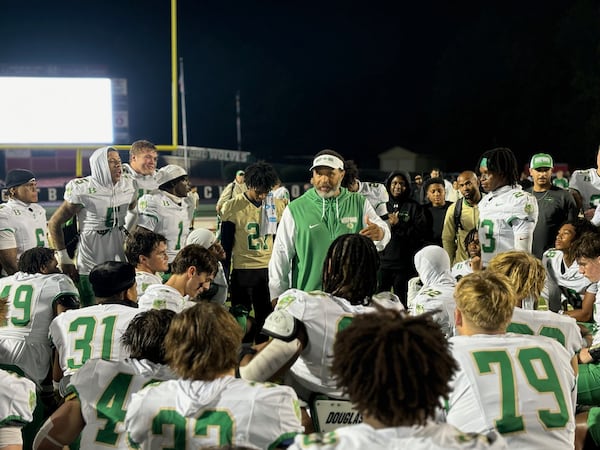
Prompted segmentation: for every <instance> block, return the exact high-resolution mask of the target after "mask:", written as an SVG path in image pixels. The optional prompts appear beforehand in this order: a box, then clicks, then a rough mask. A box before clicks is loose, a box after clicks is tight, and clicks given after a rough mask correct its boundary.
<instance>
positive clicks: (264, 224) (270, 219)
mask: <svg viewBox="0 0 600 450" xmlns="http://www.w3.org/2000/svg"><path fill="white" fill-rule="evenodd" d="M260 222H261V223H260V235H261V236H266V235H268V234H275V232H276V231H277V213H276V212H275V201H274V200H273V193H272V192H269V194H268V195H267V197H266V198H265V199H264V200H263V204H262V214H261V221H260Z"/></svg>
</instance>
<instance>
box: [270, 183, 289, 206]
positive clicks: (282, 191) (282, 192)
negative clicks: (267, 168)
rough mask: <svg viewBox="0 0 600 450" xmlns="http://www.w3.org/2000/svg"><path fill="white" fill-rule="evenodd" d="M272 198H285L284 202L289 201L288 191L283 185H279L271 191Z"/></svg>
mask: <svg viewBox="0 0 600 450" xmlns="http://www.w3.org/2000/svg"><path fill="white" fill-rule="evenodd" d="M272 192H273V198H278V199H280V200H285V202H286V203H289V201H290V191H288V188H286V187H285V186H283V185H282V186H279V187H278V188H277V189H274V190H273V191H272Z"/></svg>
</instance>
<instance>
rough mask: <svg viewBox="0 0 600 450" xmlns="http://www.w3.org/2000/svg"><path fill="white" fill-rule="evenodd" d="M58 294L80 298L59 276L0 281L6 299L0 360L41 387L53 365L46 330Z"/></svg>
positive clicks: (65, 278) (66, 279) (22, 275)
mask: <svg viewBox="0 0 600 450" xmlns="http://www.w3.org/2000/svg"><path fill="white" fill-rule="evenodd" d="M61 294H73V295H75V296H79V292H78V291H77V288H76V287H75V285H74V284H73V281H71V279H70V278H69V277H68V276H66V275H63V274H62V273H55V274H49V275H44V274H40V273H36V274H28V273H24V272H17V273H15V274H14V275H12V276H10V277H5V278H0V296H1V297H6V298H7V299H8V316H7V323H6V325H5V326H3V327H0V361H2V363H3V364H10V365H15V366H17V367H19V368H20V369H21V370H22V371H23V372H24V373H25V375H26V376H27V377H29V378H30V379H32V380H33V381H35V382H36V383H38V384H40V385H41V383H42V381H44V379H45V378H46V376H47V375H48V371H49V370H50V364H51V362H52V347H51V345H50V340H49V339H48V329H49V327H50V322H52V319H53V318H54V313H53V311H52V305H53V303H54V301H55V300H56V299H57V298H58V297H59V296H60V295H61Z"/></svg>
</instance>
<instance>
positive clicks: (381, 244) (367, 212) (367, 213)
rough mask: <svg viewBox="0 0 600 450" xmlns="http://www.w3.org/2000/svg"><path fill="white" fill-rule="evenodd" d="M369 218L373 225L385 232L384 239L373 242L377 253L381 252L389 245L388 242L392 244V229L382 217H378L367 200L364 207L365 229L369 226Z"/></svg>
mask: <svg viewBox="0 0 600 450" xmlns="http://www.w3.org/2000/svg"><path fill="white" fill-rule="evenodd" d="M367 217H368V218H369V220H370V221H371V222H372V223H374V224H375V225H377V226H378V227H379V228H381V229H382V230H383V239H381V240H380V241H373V242H374V243H375V247H376V248H377V251H379V252H380V251H382V250H383V249H384V248H385V246H386V245H388V242H390V238H391V232H390V227H389V226H388V225H387V223H386V222H384V221H383V219H382V218H381V217H379V216H378V215H377V213H376V212H375V210H374V209H373V207H372V206H371V203H369V202H368V201H367V200H365V204H364V207H363V227H366V226H367Z"/></svg>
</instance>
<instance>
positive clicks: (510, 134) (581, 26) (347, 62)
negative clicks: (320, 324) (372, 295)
mask: <svg viewBox="0 0 600 450" xmlns="http://www.w3.org/2000/svg"><path fill="white" fill-rule="evenodd" d="M178 9H179V20H178V24H179V25H178V26H179V56H181V57H183V58H184V64H185V81H186V103H187V117H188V143H189V144H190V145H197V146H206V147H217V148H232V149H235V148H236V146H237V144H236V127H235V93H236V91H238V90H239V91H240V93H241V105H242V146H243V150H247V151H250V152H252V153H253V154H255V155H256V156H257V157H260V158H265V159H267V160H269V161H276V162H283V161H285V160H286V159H285V158H284V157H286V156H287V157H292V156H295V155H296V156H297V155H312V154H314V153H316V152H317V151H319V150H321V149H323V148H333V149H335V150H338V151H339V152H340V153H342V154H343V155H344V156H345V157H346V158H354V159H356V160H357V161H358V163H359V167H368V166H373V167H374V166H375V165H376V163H377V159H376V157H375V155H376V154H377V153H379V152H382V151H385V150H387V149H389V148H390V147H392V146H396V145H399V146H403V147H405V148H408V149H410V150H413V151H416V152H419V153H427V154H433V155H439V156H444V157H446V161H447V162H446V164H445V165H444V167H442V168H443V169H446V170H462V169H464V168H472V166H473V165H474V164H475V162H476V160H477V157H478V156H479V154H480V153H482V152H483V151H484V150H487V149H490V148H493V147H495V146H508V147H510V148H512V149H513V150H514V151H515V153H516V154H517V156H518V158H519V161H520V163H525V162H526V161H527V160H528V159H529V157H530V156H531V154H533V153H535V152H540V151H544V152H549V153H551V154H552V155H553V156H554V157H555V160H557V161H562V162H570V163H571V166H572V168H575V167H587V166H590V165H592V164H593V163H594V161H595V152H596V149H597V148H598V144H599V143H600V58H599V56H600V55H599V51H600V11H599V6H598V4H597V2H595V1H593V0H573V1H558V0H548V1H535V0H532V1H524V2H523V1H519V2H516V1H515V2H512V1H483V2H482V1H462V2H445V1H432V0H430V1H421V2H404V1H396V2H381V3H378V2H325V1H324V2H314V3H313V2H282V1H263V2H250V1H231V2H227V1H225V2H205V1H192V0H180V1H179V4H178ZM0 42H1V44H0V64H34V65H35V64H89V65H100V66H105V67H106V68H107V69H108V72H109V74H110V76H112V77H125V78H127V79H128V81H129V113H130V135H131V138H132V139H139V138H146V139H149V140H151V141H153V142H155V143H157V144H170V143H171V130H170V125H171V118H170V117H171V113H170V108H171V101H170V77H171V71H170V2H169V1H168V0H164V1H156V0H153V1H143V2H142V1H135V2H133V1H126V0H122V1H119V2H115V1H106V0H104V1H98V0H93V1H90V0H88V1H84V2H81V1H78V2H74V1H58V2H38V1H36V2H31V1H27V0H20V1H10V2H9V1H2V2H0ZM0 101H1V100H0ZM180 140H181V133H180ZM180 143H181V142H180ZM290 160H291V159H290Z"/></svg>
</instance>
